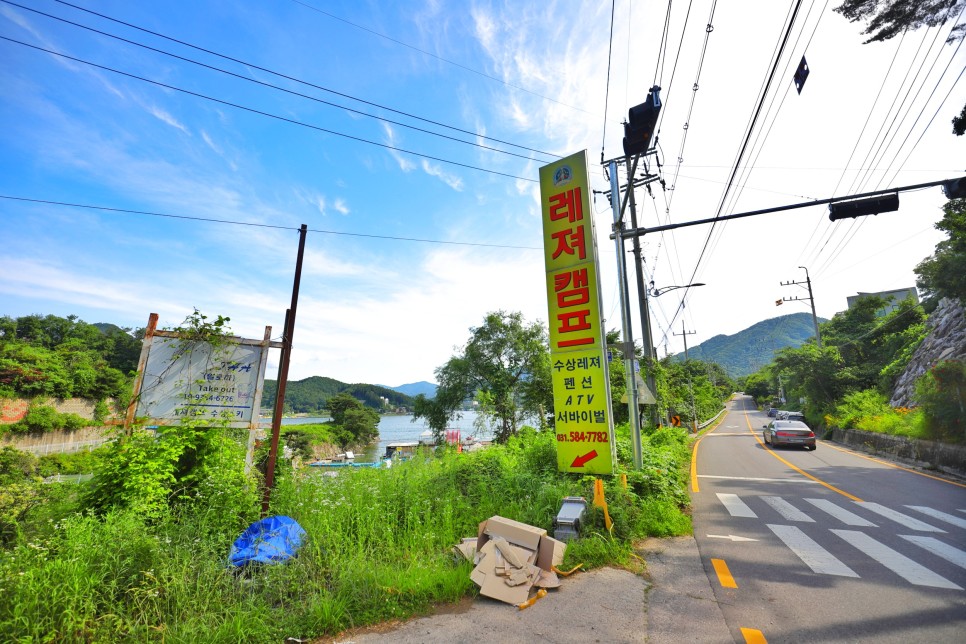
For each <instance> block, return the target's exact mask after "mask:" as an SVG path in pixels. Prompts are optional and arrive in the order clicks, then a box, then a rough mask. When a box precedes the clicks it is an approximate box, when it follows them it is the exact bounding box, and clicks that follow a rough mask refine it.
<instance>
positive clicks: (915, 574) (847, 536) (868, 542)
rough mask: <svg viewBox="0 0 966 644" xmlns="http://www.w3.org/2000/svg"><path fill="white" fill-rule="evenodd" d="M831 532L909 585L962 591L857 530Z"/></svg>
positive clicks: (960, 588) (943, 578)
mask: <svg viewBox="0 0 966 644" xmlns="http://www.w3.org/2000/svg"><path fill="white" fill-rule="evenodd" d="M832 532H834V533H835V534H837V535H838V536H840V537H842V538H843V539H844V540H845V541H847V542H848V543H850V544H852V545H853V546H855V547H856V548H858V549H859V550H861V551H862V552H864V553H865V554H867V555H869V556H870V557H872V558H873V559H875V560H876V561H878V562H879V563H880V564H882V565H883V566H885V567H886V568H888V569H889V570H891V571H892V572H894V573H896V574H897V575H899V576H900V577H902V578H903V579H905V580H906V581H908V582H909V583H910V584H915V585H916V586H930V587H932V588H949V589H952V590H962V587H960V586H957V585H956V584H954V583H953V582H951V581H949V580H948V579H946V578H945V577H941V576H940V575H937V574H936V573H934V572H933V571H931V570H929V569H928V568H926V567H925V566H922V565H920V564H917V563H916V562H915V561H913V560H912V559H910V558H909V557H906V556H905V555H903V554H901V553H899V552H896V551H895V550H893V549H892V548H890V547H889V546H886V545H884V544H881V543H879V542H878V541H876V540H875V539H873V538H872V537H870V536H868V535H867V534H865V533H863V532H858V531H857V530H832Z"/></svg>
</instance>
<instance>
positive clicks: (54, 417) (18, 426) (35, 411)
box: [9, 403, 91, 434]
mask: <svg viewBox="0 0 966 644" xmlns="http://www.w3.org/2000/svg"><path fill="white" fill-rule="evenodd" d="M90 424H91V421H89V420H87V419H86V418H84V417H83V416H78V415H77V414H62V413H60V412H59V411H57V410H56V409H54V408H53V407H50V406H48V405H42V404H35V403H31V404H30V407H29V408H27V413H26V414H25V415H24V417H23V418H21V419H20V420H18V421H17V422H15V423H13V424H12V425H10V426H9V427H10V431H12V432H14V433H17V434H29V433H34V432H51V431H54V430H57V429H63V430H67V431H76V430H78V429H82V428H84V427H87V426H89V425H90Z"/></svg>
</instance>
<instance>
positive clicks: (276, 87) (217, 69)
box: [0, 0, 559, 160]
mask: <svg viewBox="0 0 966 644" xmlns="http://www.w3.org/2000/svg"><path fill="white" fill-rule="evenodd" d="M0 2H5V3H7V4H10V5H13V6H15V7H19V8H21V9H25V10H27V11H32V12H33V13H36V14H39V15H42V16H46V17H48V18H51V19H53V20H58V21H60V22H63V23H66V24H69V25H73V26H75V27H79V28H81V29H86V30H88V31H91V32H94V33H96V34H100V35H102V36H107V37H108V38H113V39H115V40H119V41H121V42H125V43H128V44H130V45H134V46H136V47H141V48H142V49H147V50H149V51H153V52H156V53H159V54H163V55H165V56H170V57H171V58H176V59H178V60H181V61H184V62H187V63H191V64H192V65H198V66H199V67H204V68H205V69H210V70H212V71H215V72H219V73H221V74H226V75H228V76H232V77H234V78H238V79H241V80H243V81H245V82H248V83H254V84H256V85H261V86H262V87H268V88H271V89H274V90H278V91H280V92H285V93H286V94H291V95H293V96H298V97H300V98H305V99H308V100H310V101H315V102H316V103H321V104H323V105H328V106H330V107H335V108H338V109H342V110H346V111H347V112H352V113H353V114H359V115H360V116H366V117H368V118H371V119H375V120H377V121H382V122H384V123H391V124H393V125H398V126H400V127H404V128H408V129H410V130H415V131H417V132H422V133H424V134H429V135H431V136H438V137H440V138H443V139H447V140H449V141H455V142H457V143H462V144H464V145H471V146H473V147H477V148H481V149H483V150H489V151H491V152H499V153H500V154H507V155H510V156H514V157H518V158H520V159H527V160H530V159H531V158H532V157H531V156H529V155H525V154H518V153H516V152H510V151H508V150H501V149H499V148H494V147H491V146H488V145H482V144H480V143H476V142H475V141H465V140H463V139H459V138H456V137H454V136H449V135H447V134H442V133H440V132H433V131H432V130H427V129H424V128H421V127H416V126H414V125H409V124H408V123H402V122H400V121H394V120H392V119H387V118H384V117H381V116H376V115H375V114H369V113H368V112H363V111H361V110H356V109H353V108H351V107H348V106H345V105H339V104H338V103H332V102H331V101H326V100H323V99H321V98H317V97H315V96H310V95H308V94H303V93H301V92H296V91H294V90H290V89H287V88H285V87H280V86H279V85H273V84H271V83H266V82H265V81H260V80H256V79H254V78H249V77H248V76H243V75H241V74H236V73H235V72H232V71H229V70H227V69H222V68H220V67H215V66H213V65H208V64H206V63H203V62H201V61H197V60H193V59H191V58H186V57H184V56H179V55H178V54H174V53H171V52H169V51H165V50H163V49H158V48H156V47H151V46H149V45H145V44H144V43H140V42H137V41H135V40H129V39H127V38H123V37H121V36H117V35H115V34H111V33H108V32H106V31H101V30H100V29H95V28H93V27H89V26H87V25H82V24H80V23H77V22H73V21H71V20H67V19H66V18H60V17H58V16H54V15H51V14H49V13H45V12H43V11H37V10H36V9H31V8H30V7H24V6H23V5H20V4H17V3H16V2H11V0H0ZM508 145H513V144H508ZM514 147H523V146H514ZM541 154H543V153H541ZM548 156H553V157H554V159H557V158H559V157H558V156H556V155H548Z"/></svg>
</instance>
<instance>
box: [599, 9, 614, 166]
mask: <svg viewBox="0 0 966 644" xmlns="http://www.w3.org/2000/svg"><path fill="white" fill-rule="evenodd" d="M616 5H617V0H611V2H610V38H609V39H608V41H607V85H606V87H605V88H604V127H603V128H602V129H603V134H601V137H600V162H601V164H602V165H603V163H604V143H605V142H606V141H607V103H608V102H609V101H610V60H611V55H612V54H613V53H614V11H615V9H616Z"/></svg>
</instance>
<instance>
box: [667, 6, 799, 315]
mask: <svg viewBox="0 0 966 644" xmlns="http://www.w3.org/2000/svg"><path fill="white" fill-rule="evenodd" d="M802 1H803V0H798V1H797V3H796V4H795V9H794V11H793V12H792V15H791V18H790V20H789V21H788V27H787V28H786V29H785V35H784V37H783V38H782V40H781V41H780V42H781V45H780V46H779V47H778V53H777V55H776V56H775V61H774V63H773V64H772V68H771V72H770V73H769V74H768V76H767V77H766V81H765V83H764V86H763V89H762V93H761V98H760V99H759V101H758V106H757V107H756V108H755V111H754V112H753V115H752V117H751V120H750V122H749V124H748V129H747V131H746V134H745V138H744V141H743V142H742V145H741V148H740V150H739V151H738V156H737V157H736V158H735V164H734V169H733V170H732V171H731V176H730V177H729V179H728V184H727V185H726V186H725V189H724V192H723V193H722V195H721V200H720V201H719V203H718V211H717V213H716V214H715V217H714V221H713V222H712V224H711V230H709V231H708V236H707V237H706V238H705V240H704V246H703V247H702V248H701V253H700V254H699V255H698V261H697V262H696V263H695V265H694V271H693V272H692V273H691V278H690V279H688V280H687V281H688V282H693V281H694V280H695V277H696V276H697V274H698V269H699V268H700V267H701V262H702V260H703V259H704V255H705V252H706V251H707V249H708V243H709V242H710V241H711V236H712V235H713V234H714V229H715V226H716V224H717V220H718V218H719V217H720V216H721V213H722V212H723V209H724V205H725V202H726V200H727V197H728V193H729V192H730V191H731V185H732V183H733V182H734V179H735V176H736V175H737V174H738V168H739V167H740V166H741V160H742V159H743V158H744V155H745V151H746V150H747V148H748V143H749V142H750V140H751V135H752V133H753V132H754V129H755V123H756V122H757V121H758V117H759V115H760V114H761V110H762V108H763V107H764V104H765V99H766V98H767V96H768V91H769V89H770V88H771V83H772V81H773V80H774V78H775V74H776V73H777V71H778V65H779V63H780V62H781V58H782V54H783V52H784V51H785V45H786V44H787V43H788V39H789V38H790V37H791V33H792V28H793V27H794V26H795V19H796V17H797V16H798V10H799V9H800V8H801V6H802ZM690 290H691V289H690V287H688V288H685V289H684V293H683V294H682V296H681V301H682V302H683V301H684V298H686V297H687V295H688V291H690ZM675 319H677V313H675V315H674V319H672V320H671V325H672V326H673V325H674V321H675Z"/></svg>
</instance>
